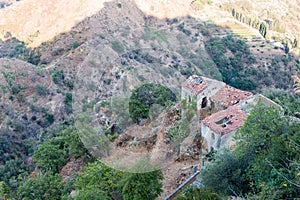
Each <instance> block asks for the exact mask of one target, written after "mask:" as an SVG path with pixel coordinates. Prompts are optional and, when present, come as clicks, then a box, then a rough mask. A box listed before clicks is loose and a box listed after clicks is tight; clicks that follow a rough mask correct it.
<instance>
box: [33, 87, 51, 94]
mask: <svg viewBox="0 0 300 200" xmlns="http://www.w3.org/2000/svg"><path fill="white" fill-rule="evenodd" d="M35 92H36V93H37V95H39V96H46V95H48V88H47V87H46V86H44V85H36V86H35Z"/></svg>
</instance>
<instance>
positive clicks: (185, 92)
mask: <svg viewBox="0 0 300 200" xmlns="http://www.w3.org/2000/svg"><path fill="white" fill-rule="evenodd" d="M189 96H190V97H191V99H192V98H193V94H192V93H191V92H190V91H189V90H188V89H186V88H185V87H181V100H184V99H186V100H187V101H188V99H189Z"/></svg>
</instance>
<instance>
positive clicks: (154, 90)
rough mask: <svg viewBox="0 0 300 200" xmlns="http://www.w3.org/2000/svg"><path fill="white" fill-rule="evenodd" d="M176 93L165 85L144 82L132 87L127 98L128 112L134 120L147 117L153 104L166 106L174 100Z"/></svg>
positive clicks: (137, 120)
mask: <svg viewBox="0 0 300 200" xmlns="http://www.w3.org/2000/svg"><path fill="white" fill-rule="evenodd" d="M175 101H176V95H175V94H174V93H173V92H172V91H171V90H170V89H169V88H167V87H165V86H162V85H158V84H152V83H149V84H144V85H141V86H140V87H138V88H136V89H134V90H133V91H132V94H131V96H130V100H129V114H130V117H131V118H132V120H133V121H134V122H139V120H140V119H145V118H148V117H149V110H150V108H151V106H152V105H153V104H159V105H161V106H167V105H168V103H169V102H175Z"/></svg>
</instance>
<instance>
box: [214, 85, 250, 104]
mask: <svg viewBox="0 0 300 200" xmlns="http://www.w3.org/2000/svg"><path fill="white" fill-rule="evenodd" d="M250 96H252V93H251V92H246V91H242V90H239V89H236V88H233V87H230V86H228V85H226V86H225V87H223V88H222V89H221V90H219V91H218V92H217V93H216V94H215V95H214V96H212V97H211V101H213V102H219V103H220V104H221V105H222V106H225V107H229V106H231V105H235V104H237V103H239V102H240V101H241V100H243V99H246V98H248V97H250Z"/></svg>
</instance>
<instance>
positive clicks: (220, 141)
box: [201, 123, 235, 152]
mask: <svg viewBox="0 0 300 200" xmlns="http://www.w3.org/2000/svg"><path fill="white" fill-rule="evenodd" d="M234 133H235V131H232V132H230V133H228V134H226V135H223V136H221V135H220V134H218V133H215V132H214V131H213V130H211V129H210V128H209V127H208V126H206V125H205V124H203V123H201V135H202V138H203V140H204V142H205V143H206V145H207V149H206V151H208V152H209V151H211V150H212V149H213V150H219V149H221V148H224V147H230V146H231V144H232V136H233V134H234Z"/></svg>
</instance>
